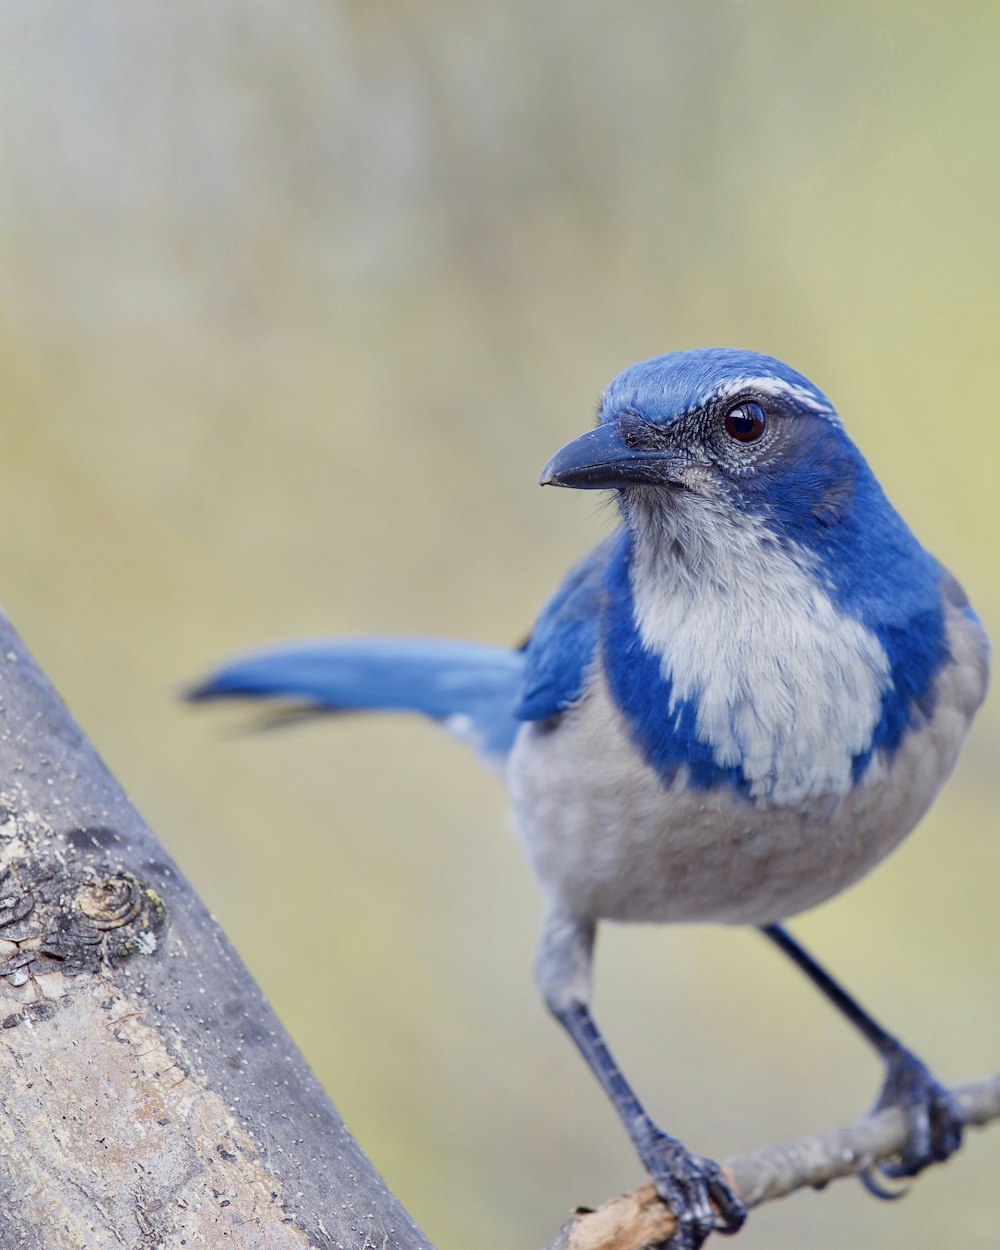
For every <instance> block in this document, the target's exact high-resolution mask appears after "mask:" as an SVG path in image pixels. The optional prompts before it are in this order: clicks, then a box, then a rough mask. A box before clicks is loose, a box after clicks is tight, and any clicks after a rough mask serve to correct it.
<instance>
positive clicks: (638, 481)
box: [539, 420, 686, 490]
mask: <svg viewBox="0 0 1000 1250" xmlns="http://www.w3.org/2000/svg"><path fill="white" fill-rule="evenodd" d="M683 463H686V460H685V458H684V457H682V456H680V455H679V454H678V453H677V452H676V451H673V450H671V449H670V448H668V447H649V446H646V447H643V446H641V445H635V446H632V445H631V444H630V443H629V442H627V441H626V439H625V435H624V433H623V431H622V427H621V424H620V423H619V422H618V421H617V420H615V421H607V422H604V423H602V424H601V425H598V426H595V427H594V429H592V430H588V431H587V432H586V434H581V435H580V437H579V438H574V439H573V441H572V442H571V443H567V444H566V446H565V447H560V449H559V450H558V451H557V452H556V454H555V455H554V456H553V457H552V459H551V460H550V461H549V462H548V464H547V465H546V466H545V468H544V469H543V470H542V475H541V477H540V478H539V482H540V484H541V485H542V486H570V487H573V488H575V489H576V490H618V489H620V488H622V487H626V486H636V485H651V486H665V485H667V484H668V483H670V482H675V481H676V480H677V478H676V475H677V470H678V469H679V468H680V467H681V465H682V464H683Z"/></svg>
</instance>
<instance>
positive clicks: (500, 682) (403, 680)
mask: <svg viewBox="0 0 1000 1250" xmlns="http://www.w3.org/2000/svg"><path fill="white" fill-rule="evenodd" d="M524 667H525V657H524V653H523V652H520V651H511V650H510V649H509V648H506V647H492V646H485V645H480V644H477V643H471V642H451V641H448V640H445V639H436V638H319V639H314V640H309V641H302V642H290V643H278V644H276V645H274V646H268V647H262V648H260V649H258V650H255V651H248V652H246V653H244V654H243V655H239V656H236V657H234V658H233V659H231V660H229V661H227V662H226V663H225V664H223V665H222V666H221V667H220V668H218V669H216V671H215V672H213V673H211V674H210V675H209V676H208V677H207V678H206V679H205V680H204V681H203V682H202V683H201V684H200V685H199V686H197V687H196V688H195V689H193V690H191V691H190V692H189V694H188V697H189V698H191V699H219V698H258V699H289V698H291V699H300V700H305V701H306V702H307V703H308V704H309V705H310V706H311V707H313V708H315V709H319V710H328V711H336V710H347V709H384V710H396V711H410V712H422V713H423V714H424V715H425V716H430V717H432V718H433V719H435V720H438V721H441V722H442V723H443V724H444V725H445V728H447V729H449V730H451V732H453V733H454V734H456V736H458V737H460V738H463V739H466V740H468V741H470V742H471V743H472V744H473V745H474V746H475V747H476V748H477V749H478V750H479V751H481V752H482V753H483V754H484V755H485V756H487V757H491V758H494V759H495V758H501V759H502V758H504V757H505V756H506V754H507V752H508V751H509V750H510V747H511V745H512V744H513V741H514V736H515V734H516V733H517V729H518V720H517V719H516V717H515V715H514V706H515V704H516V702H517V696H518V692H519V690H520V688H521V684H522V681H523V678H524Z"/></svg>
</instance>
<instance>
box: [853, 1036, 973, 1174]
mask: <svg viewBox="0 0 1000 1250" xmlns="http://www.w3.org/2000/svg"><path fill="white" fill-rule="evenodd" d="M886 1107H899V1108H900V1109H901V1110H902V1111H903V1114H904V1115H905V1116H906V1122H907V1128H908V1134H907V1139H906V1144H905V1146H904V1147H903V1149H902V1150H901V1151H900V1153H899V1156H898V1157H897V1158H895V1159H890V1160H888V1161H887V1162H885V1163H881V1164H879V1165H878V1166H877V1167H875V1168H872V1169H870V1170H869V1171H868V1172H866V1173H864V1174H863V1176H862V1181H863V1183H864V1186H865V1188H866V1189H867V1190H868V1192H869V1193H871V1194H874V1196H875V1197H876V1198H900V1197H902V1195H903V1194H904V1193H905V1192H906V1189H905V1188H903V1189H887V1188H886V1187H884V1186H883V1185H881V1184H880V1183H879V1181H880V1178H882V1177H884V1178H887V1179H889V1180H893V1181H896V1180H900V1179H901V1178H902V1177H904V1176H916V1175H917V1173H918V1172H922V1171H923V1170H924V1168H926V1167H928V1166H929V1165H930V1164H932V1163H943V1162H944V1161H945V1159H948V1158H950V1157H951V1155H953V1154H954V1153H955V1151H956V1150H958V1148H959V1147H960V1146H961V1144H962V1134H963V1132H964V1130H965V1118H964V1116H963V1115H962V1110H961V1108H960V1107H959V1105H958V1103H957V1102H956V1101H955V1099H954V1098H953V1097H952V1095H951V1093H950V1092H949V1091H948V1090H947V1089H946V1088H945V1087H944V1086H943V1085H942V1084H941V1083H940V1081H938V1080H936V1079H935V1077H934V1076H932V1075H931V1072H930V1071H929V1069H928V1068H927V1067H926V1065H925V1064H923V1063H922V1062H921V1061H920V1060H919V1059H918V1058H917V1057H916V1055H914V1054H913V1053H912V1052H911V1051H908V1050H907V1049H906V1048H905V1047H903V1046H898V1045H897V1047H896V1048H895V1049H894V1050H893V1051H892V1052H891V1053H890V1054H889V1055H888V1068H887V1071H886V1076H885V1082H884V1084H883V1086H882V1089H881V1091H880V1092H879V1096H878V1100H877V1102H876V1103H875V1107H874V1110H876V1111H882V1110H883V1109H884V1108H886Z"/></svg>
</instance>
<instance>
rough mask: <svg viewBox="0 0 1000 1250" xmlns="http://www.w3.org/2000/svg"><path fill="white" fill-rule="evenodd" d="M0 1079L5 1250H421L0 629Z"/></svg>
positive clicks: (224, 950)
mask: <svg viewBox="0 0 1000 1250" xmlns="http://www.w3.org/2000/svg"><path fill="white" fill-rule="evenodd" d="M261 911H262V914H264V913H266V911H267V902H266V900H262V907H261ZM0 1064H2V1065H3V1077H2V1084H0V1221H2V1224H0V1250H21V1248H22V1247H23V1248H25V1250H63V1248H65V1250H105V1247H107V1248H108V1250H121V1248H122V1247H129V1248H131V1247H136V1248H139V1247H143V1248H148V1250H152V1248H153V1247H163V1248H164V1250H174V1248H175V1247H178V1248H179V1247H182V1246H190V1247H206V1248H209V1250H217V1248H220V1247H228V1246H232V1247H248V1248H249V1247H253V1248H254V1250H256V1248H258V1247H259V1248H261V1250H263V1248H264V1247H267V1248H268V1250H286V1248H287V1250H292V1247H296V1248H298V1247H323V1248H326V1247H330V1248H331V1250H333V1248H334V1247H337V1248H339V1247H344V1248H345V1250H350V1248H355V1247H356V1248H357V1250H389V1247H400V1248H401V1250H403V1248H405V1250H411V1248H412V1250H420V1248H423V1250H431V1247H430V1243H429V1242H428V1241H427V1240H426V1239H425V1238H424V1237H423V1235H422V1234H421V1232H420V1230H419V1229H418V1228H417V1227H416V1226H415V1225H414V1223H413V1221H412V1220H411V1219H410V1217H409V1216H408V1215H407V1214H406V1212H405V1211H404V1210H403V1208H402V1207H401V1206H400V1205H399V1203H398V1202H397V1201H396V1199H395V1197H394V1196H393V1195H392V1193H391V1192H390V1191H389V1190H388V1188H387V1187H386V1185H385V1182H384V1181H383V1180H382V1178H381V1177H380V1176H379V1175H378V1173H377V1172H376V1171H375V1169H374V1168H373V1167H372V1165H371V1163H370V1162H369V1161H368V1159H367V1158H366V1157H365V1155H364V1154H363V1152H362V1151H361V1149H360V1148H359V1146H358V1144H357V1143H356V1142H355V1141H354V1139H353V1138H352V1137H351V1135H350V1133H348V1131H347V1129H346V1128H345V1127H344V1124H343V1122H342V1121H341V1119H340V1117H339V1116H338V1115H337V1112H336V1110H335V1109H334V1107H333V1105H332V1104H331V1103H330V1101H329V1099H328V1098H327V1096H326V1095H325V1093H324V1092H323V1090H322V1089H321V1087H320V1085H319V1083H318V1082H317V1080H316V1078H315V1076H313V1074H312V1072H311V1071H310V1070H309V1068H308V1066H307V1065H306V1063H305V1060H304V1059H303V1058H302V1056H301V1054H300V1053H299V1052H298V1050H297V1049H296V1047H295V1045H294V1043H293V1042H292V1041H291V1039H290V1038H289V1036H288V1034H287V1033H286V1032H285V1030H284V1029H283V1028H282V1026H281V1023H280V1021H279V1020H278V1019H277V1017H276V1016H275V1014H274V1012H273V1011H272V1009H271V1007H270V1006H269V1005H268V1003H267V1001H266V1000H265V999H264V997H263V995H262V994H261V992H260V990H259V989H258V988H257V986H256V985H255V984H254V982H253V980H252V979H251V977H250V975H249V973H248V972H247V970H246V968H245V967H244V966H243V964H242V963H241V961H240V959H239V957H238V956H237V955H236V953H235V952H234V951H233V949H232V947H231V946H230V945H229V942H228V941H227V940H226V937H225V935H224V934H223V933H222V932H221V930H220V929H219V926H218V925H217V924H216V923H215V921H214V920H213V919H212V917H211V916H210V915H209V913H208V911H207V910H206V908H205V906H204V905H203V904H202V902H201V901H200V900H199V899H198V897H197V896H196V895H195V893H194V891H193V890H192V888H191V886H190V885H189V884H188V883H187V881H185V879H184V878H183V876H181V874H180V873H179V872H178V870H177V868H176V867H175V865H174V864H173V863H172V861H171V859H170V857H169V856H168V855H167V854H166V853H165V852H164V850H163V847H162V846H161V845H160V843H159V842H158V841H157V840H156V838H155V837H154V835H153V834H152V832H151V831H150V830H149V829H148V827H147V826H146V825H145V823H144V822H143V820H142V818H141V817H140V816H139V814H138V813H137V812H136V810H135V808H133V807H132V805H131V804H130V803H129V801H128V799H127V798H126V797H125V795H124V793H123V792H122V790H121V788H120V787H119V786H118V784H117V783H116V782H115V780H114V778H113V777H112V776H111V775H110V773H109V772H108V771H107V769H106V768H105V767H104V765H103V764H102V763H101V761H100V759H99V758H98V756H97V755H96V753H95V752H94V750H93V748H92V747H91V746H90V744H89V742H88V741H87V739H86V737H85V736H84V735H83V734H82V733H81V731H80V729H79V728H78V727H77V725H76V724H75V723H74V721H73V720H72V718H71V717H70V715H69V713H68V712H67V711H66V709H65V707H64V706H63V704H62V702H61V701H60V699H59V698H58V696H57V695H56V693H55V692H54V690H53V689H52V687H51V686H50V685H49V683H48V682H47V681H46V679H45V677H44V675H43V674H42V673H41V672H40V670H39V669H38V667H37V666H36V664H35V663H34V661H33V660H32V659H31V657H30V655H29V654H28V653H27V651H26V650H25V649H24V646H23V644H22V643H21V641H20V639H19V638H18V637H17V636H16V634H15V633H14V631H13V630H12V629H11V627H10V625H9V623H8V622H7V621H6V619H4V618H2V617H0Z"/></svg>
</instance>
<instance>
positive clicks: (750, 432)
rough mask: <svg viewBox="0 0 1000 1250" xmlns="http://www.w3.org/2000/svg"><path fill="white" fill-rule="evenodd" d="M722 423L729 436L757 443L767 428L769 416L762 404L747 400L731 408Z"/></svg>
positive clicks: (745, 441) (741, 441) (738, 440)
mask: <svg viewBox="0 0 1000 1250" xmlns="http://www.w3.org/2000/svg"><path fill="white" fill-rule="evenodd" d="M722 424H723V427H724V429H725V431H726V433H727V434H728V435H729V437H730V438H735V439H736V441H737V442H738V443H755V442H756V441H757V439H758V438H760V437H761V435H762V434H763V433H764V431H765V430H766V429H767V417H766V416H765V415H764V409H763V408H762V407H761V406H760V404H756V403H754V402H753V401H752V400H747V401H746V402H745V403H742V404H737V405H736V406H735V407H734V408H730V409H729V411H728V412H727V413H726V415H725V417H724V418H723V422H722Z"/></svg>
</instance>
